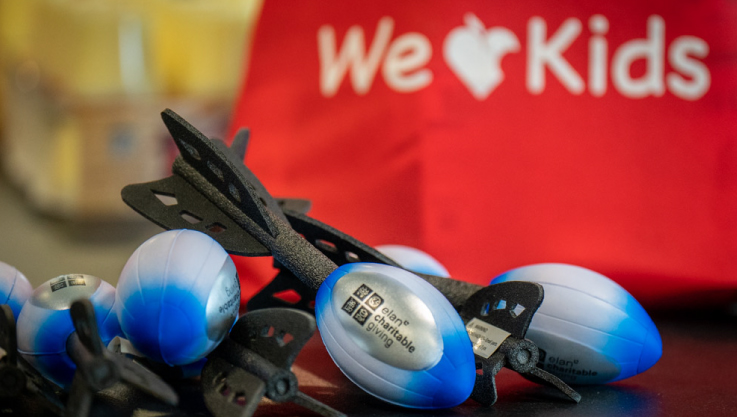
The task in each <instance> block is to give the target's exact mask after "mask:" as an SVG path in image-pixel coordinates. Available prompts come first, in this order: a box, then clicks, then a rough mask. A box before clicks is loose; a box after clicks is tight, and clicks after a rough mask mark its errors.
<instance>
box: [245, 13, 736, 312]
mask: <svg viewBox="0 0 737 417" xmlns="http://www.w3.org/2000/svg"><path fill="white" fill-rule="evenodd" d="M469 13H472V15H469ZM595 15H600V16H598V17H594V16H595ZM474 16H475V17H474ZM380 22H383V23H380ZM479 22H480V23H479ZM735 22H737V4H735V3H734V2H729V1H723V0H713V1H703V2H675V3H674V2H668V1H620V2H606V1H592V2H579V1H556V2H550V1H524V2H520V1H495V2H488V1H475V2H472V1H466V2H463V1H452V2H450V1H449V2H419V1H417V2H393V1H374V2H354V1H344V0H334V1H312V2H309V1H302V2H278V1H274V2H272V1H266V3H265V5H264V8H263V12H262V17H261V20H260V23H259V25H258V29H257V31H256V34H255V41H254V44H253V48H252V55H251V58H250V62H251V64H250V68H249V72H248V74H247V78H246V82H245V83H244V88H243V91H242V93H241V96H240V100H239V102H238V104H237V108H236V111H235V114H234V120H233V125H232V126H233V131H235V129H236V128H237V127H240V126H249V127H251V128H252V134H253V136H252V142H251V146H250V149H249V153H248V155H247V158H246V160H247V163H248V165H249V166H250V167H251V168H252V169H253V171H254V172H255V173H256V174H257V175H259V177H260V178H261V179H262V180H263V182H264V183H265V185H266V187H267V188H268V189H269V190H270V191H271V192H272V193H273V194H275V195H279V196H295V197H305V198H309V199H311V200H312V201H313V202H314V205H313V207H314V209H313V211H312V213H311V214H312V215H313V216H314V217H316V218H318V219H320V220H322V221H325V222H327V223H328V224H331V225H333V226H335V227H337V228H339V229H341V230H343V231H345V232H348V233H350V234H352V235H353V236H355V237H357V238H358V239H361V240H363V241H365V242H367V243H369V244H373V245H376V244H384V243H400V244H406V245H411V246H415V247H418V248H421V249H423V250H426V251H428V252H429V253H431V254H433V255H434V256H436V257H437V258H438V259H439V260H440V261H441V262H442V263H443V264H444V265H445V266H446V267H447V268H448V270H449V271H450V272H451V274H452V275H453V277H455V278H459V279H464V280H468V281H472V282H475V283H480V284H483V283H488V281H489V280H490V279H491V278H493V277H494V276H496V275H497V274H499V273H502V272H504V271H505V270H508V269H510V268H513V267H517V266H521V265H525V264H531V263H538V262H567V263H573V264H577V265H581V266H585V267H588V268H591V269H594V270H596V271H599V272H601V273H604V274H606V275H608V276H610V277H612V278H613V279H615V280H617V281H618V282H619V283H620V284H622V285H623V286H624V287H625V288H626V289H628V290H629V291H630V292H631V293H633V295H635V297H637V298H639V299H640V300H641V302H643V303H644V304H646V305H655V304H658V305H662V304H669V303H676V302H677V303H680V302H683V299H684V298H683V295H684V294H697V293H699V294H701V293H705V292H709V291H711V294H712V295H709V296H704V297H702V296H698V297H695V298H696V300H695V301H694V302H696V303H699V301H704V302H707V301H708V302H714V301H715V300H718V301H719V302H722V301H725V299H726V298H729V297H730V296H732V295H733V294H734V292H730V291H734V290H737V146H736V145H737V143H736V140H737V138H736V135H735V134H736V133H737V104H736V103H737V26H735ZM479 24H480V25H481V27H480V28H479V27H478V26H479ZM607 24H608V25H607ZM474 25H475V26H474ZM607 26H608V27H607ZM462 27H465V29H464V28H462ZM474 27H477V28H476V29H473V28H474ZM459 28H460V29H459ZM502 28H506V31H505V30H504V29H502ZM576 28H578V30H579V31H580V33H577V32H576ZM454 30H455V32H454ZM474 31H475V32H474ZM331 33H332V34H333V38H334V41H332V42H330V40H331V37H330V34H331ZM451 33H455V34H454V35H453V37H451ZM360 34H363V42H356V45H360V46H363V48H356V49H351V51H353V52H357V51H358V52H360V51H359V49H365V52H366V55H370V52H371V51H372V49H371V48H372V45H373V47H374V49H373V51H374V52H375V53H376V58H377V60H376V62H377V65H376V66H371V65H364V66H362V67H361V68H362V69H363V70H364V71H365V72H364V73H363V74H364V76H363V77H362V76H361V74H362V73H361V68H358V71H357V67H355V66H354V67H351V68H348V70H347V71H346V72H345V73H344V74H343V75H344V76H343V77H342V78H341V77H336V78H334V81H335V80H338V81H339V82H335V83H333V84H331V85H328V84H329V83H325V81H324V78H323V81H322V84H321V76H322V77H326V74H328V70H329V69H330V68H334V69H335V68H338V67H337V66H332V67H331V66H330V65H327V64H329V63H333V64H334V63H335V62H337V61H336V60H332V59H330V56H331V54H330V46H331V45H332V48H334V50H335V56H336V57H339V56H340V53H341V51H343V52H346V50H344V49H345V48H346V47H347V45H346V44H344V42H346V39H347V38H351V37H353V36H355V39H353V41H356V40H360V37H359V36H358V35H360ZM510 34H511V36H510ZM574 35H575V36H574ZM382 36H384V37H385V38H381V37H382ZM474 36H475V38H474ZM514 38H516V41H517V42H516V43H517V48H515V47H514V46H515V42H514ZM320 39H322V41H321V40H320ZM384 40H386V42H384ZM473 42H476V43H473ZM484 42H487V43H486V44H485V43H484ZM504 42H506V44H505V43H504ZM458 45H462V46H465V47H467V48H476V49H474V50H472V51H471V52H470V53H468V54H464V53H463V51H460V50H459V49H458V48H460V47H459V46H458ZM505 45H506V47H507V51H508V53H507V54H506V55H504V56H503V58H502V59H501V60H498V62H500V63H501V66H500V69H501V71H502V72H503V79H500V78H497V79H494V78H493V74H492V73H493V72H494V70H493V68H492V67H493V58H488V55H485V54H487V53H488V51H490V50H492V49H494V48H497V49H499V48H503V47H504V46H505ZM597 45H598V46H597ZM602 45H606V51H605V52H604V53H603V54H599V55H597V53H596V51H597V50H598V51H601V50H602V49H601V46H602ZM704 46H705V48H704ZM428 47H429V48H430V49H429V50H428ZM445 47H447V49H444V48H445ZM342 48H343V49H342ZM484 48H486V49H484ZM556 48H558V49H556ZM592 48H593V49H592ZM596 48H599V49H596ZM321 50H322V52H321ZM592 50H593V51H594V52H593V53H592V52H590V51H592ZM428 51H429V52H428ZM546 51H547V54H548V55H545V54H546ZM321 53H322V54H323V60H322V62H323V67H322V68H321V58H320V57H321ZM630 53H631V54H630ZM638 53H639V55H638ZM453 54H455V56H456V58H452V57H449V56H451V55H453ZM556 54H558V55H556ZM628 54H630V55H629V58H628ZM648 54H650V55H648ZM679 54H680V55H679ZM458 55H462V56H463V58H462V59H459V58H457V56H458ZM469 56H471V57H475V58H469ZM484 56H487V59H489V60H491V61H487V62H486V63H484V61H482V58H483V57H484ZM546 56H552V57H551V58H549V59H548V61H545V62H548V65H542V66H541V65H539V62H540V60H543V61H544V60H545V57H546ZM597 56H603V57H605V58H606V63H605V64H604V65H600V66H598V67H597V68H598V70H590V66H591V65H594V66H596V62H603V61H601V59H600V58H597ZM645 56H649V57H650V58H649V59H645V58H644V57H645ZM336 59H338V58H336ZM454 59H455V61H454ZM474 59H476V61H474ZM597 59H598V61H597ZM489 62H492V64H489ZM536 62H537V63H538V64H536ZM561 62H562V63H561ZM326 63H327V64H326ZM566 63H567V64H566ZM472 64H474V65H476V67H475V68H484V71H485V72H483V74H482V75H481V76H480V78H479V79H480V80H481V81H478V80H477V82H476V84H475V85H476V91H475V95H474V90H473V88H471V87H469V86H470V85H471V83H470V82H468V81H466V82H464V80H463V79H462V78H463V77H464V75H457V73H460V72H462V71H464V70H463V69H460V70H459V68H461V67H464V66H465V67H464V68H466V69H465V71H466V77H467V74H468V73H469V70H468V68H469V65H472ZM481 65H486V66H484V67H482V66H481ZM556 65H558V66H561V65H563V66H565V65H568V66H569V69H568V70H566V69H565V68H564V69H563V70H561V69H557V68H553V67H555V66H556ZM615 67H616V68H615ZM373 68H375V72H374V71H372V69H373ZM540 69H542V72H541V73H539V74H542V76H541V75H536V73H535V71H536V70H538V71H539V70H540ZM602 69H603V70H604V71H605V72H603V73H602V72H601V71H602ZM572 71H575V74H577V75H578V81H579V82H578V83H576V82H575V81H576V80H575V78H576V76H575V75H573V76H572V78H573V79H574V80H573V81H570V80H569V81H562V79H563V78H564V77H562V76H561V74H565V73H567V74H569V75H570V74H571V73H572ZM597 71H599V72H597ZM337 73H340V71H337ZM597 73H598V74H603V78H599V79H598V81H597V79H596V75H595V74H597ZM366 74H368V75H369V76H365V75H366ZM371 74H373V78H372V77H371ZM497 75H498V74H497ZM428 76H429V78H428ZM648 77H651V78H648ZM569 78H571V77H569ZM644 79H649V80H650V84H649V87H647V86H646V88H645V91H644V92H643V91H640V90H638V87H637V84H638V80H639V81H642V80H644ZM362 80H363V81H364V82H365V83H364V84H363V87H362V86H361V85H358V86H357V85H356V81H358V82H359V83H360V82H361V81H362ZM541 80H544V85H541V84H540V81H541ZM495 82H496V84H495ZM490 85H492V87H493V88H490V87H489V86H490ZM331 86H332V87H333V89H332V90H331V88H330V87H331ZM602 86H603V87H604V89H602ZM336 88H337V89H336ZM400 90H404V91H400ZM333 93H334V94H333ZM238 264H239V265H240V266H241V268H243V271H245V273H246V274H249V273H250V272H249V271H248V266H247V265H248V261H242V260H241V261H239V262H238ZM258 285H259V284H258V283H254V284H252V285H251V286H258ZM723 290H730V291H723ZM248 291H251V290H247V293H248ZM714 291H720V294H721V297H719V296H714V295H713V294H714Z"/></svg>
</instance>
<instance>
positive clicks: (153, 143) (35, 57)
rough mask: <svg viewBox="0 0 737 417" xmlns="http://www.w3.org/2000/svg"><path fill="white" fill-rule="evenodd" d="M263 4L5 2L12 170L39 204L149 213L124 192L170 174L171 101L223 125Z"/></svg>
mask: <svg viewBox="0 0 737 417" xmlns="http://www.w3.org/2000/svg"><path fill="white" fill-rule="evenodd" d="M259 6H260V2H258V1H249V0H237V1H236V0H221V1H199V0H188V1H184V0H180V1H175V0H156V1H144V0H127V1H114V0H24V1H17V0H0V26H1V27H2V29H1V30H0V56H1V58H0V65H1V66H2V68H0V69H1V71H2V89H0V91H1V92H2V95H3V100H2V101H3V106H2V107H3V112H4V118H3V119H4V122H3V124H2V127H3V136H4V140H3V142H2V143H0V144H2V145H3V148H2V151H1V152H0V158H1V159H2V164H3V168H4V172H5V174H6V175H7V177H8V178H9V179H10V180H11V181H12V182H13V183H14V184H15V185H16V186H18V187H19V188H20V189H21V190H23V192H24V194H25V195H26V196H27V198H28V201H29V202H30V203H31V204H32V205H33V206H34V207H35V208H37V209H39V210H40V211H42V212H44V213H47V214H51V215H54V216H56V217H60V218H66V219H74V220H94V221H101V220H102V221H104V220H120V219H134V218H135V219H138V215H137V214H135V213H134V212H133V211H132V210H130V209H129V208H128V207H127V206H125V205H124V204H123V202H122V201H121V199H120V189H121V188H122V187H123V186H125V185H127V184H130V183H136V182H144V181H149V180H153V179H157V178H160V177H161V176H164V175H165V174H166V171H167V170H168V169H169V166H170V163H171V159H172V151H171V149H169V148H168V146H169V143H170V141H169V140H167V135H168V134H167V132H166V130H165V129H164V127H163V124H162V123H161V120H160V117H159V113H160V112H161V110H163V109H164V108H165V107H171V108H173V109H174V110H175V111H178V112H179V113H180V114H182V115H183V116H185V117H186V118H187V119H188V120H191V121H192V122H193V123H196V124H198V125H199V122H202V123H203V125H205V126H208V129H206V131H205V133H206V134H209V135H212V136H221V137H222V135H223V134H224V132H225V129H226V126H227V119H228V117H229V115H230V110H231V108H232V105H233V101H234V98H235V94H236V93H237V90H238V86H239V83H240V80H241V79H242V71H243V57H244V56H245V55H246V51H245V47H246V46H247V45H248V42H247V38H250V28H251V27H252V26H253V24H254V21H255V17H256V15H257V13H258V9H259Z"/></svg>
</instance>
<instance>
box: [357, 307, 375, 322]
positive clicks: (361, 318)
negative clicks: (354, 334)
mask: <svg viewBox="0 0 737 417" xmlns="http://www.w3.org/2000/svg"><path fill="white" fill-rule="evenodd" d="M370 317H371V313H370V312H369V311H368V309H367V308H366V307H361V308H359V309H358V311H357V312H356V314H354V315H353V319H354V320H356V321H357V322H358V324H360V325H361V326H363V324H364V323H366V320H368V319H369V318H370Z"/></svg>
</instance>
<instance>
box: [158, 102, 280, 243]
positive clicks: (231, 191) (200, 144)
mask: <svg viewBox="0 0 737 417" xmlns="http://www.w3.org/2000/svg"><path fill="white" fill-rule="evenodd" d="M161 118H162V119H163V120H164V124H165V125H166V127H167V129H169V133H171V135H172V137H173V138H174V142H175V144H176V146H177V148H179V151H180V153H181V155H180V157H179V158H182V160H183V161H184V162H185V163H186V164H187V165H189V166H191V167H192V168H193V169H194V170H195V171H197V172H198V173H199V174H200V175H202V177H204V179H205V180H206V181H207V182H208V183H210V184H211V185H212V186H213V187H215V188H216V189H217V191H219V193H220V194H221V195H222V196H224V197H225V198H227V199H228V201H230V202H231V203H232V204H234V205H235V206H236V207H238V209H239V210H240V211H242V212H243V213H245V214H246V216H248V218H250V219H251V220H252V221H254V222H255V223H256V224H257V225H258V226H259V227H260V228H261V229H263V230H264V231H265V232H267V233H268V234H270V235H271V236H275V235H276V228H275V226H274V225H273V224H272V221H271V218H270V217H269V215H268V214H267V209H266V207H267V206H268V205H272V206H273V207H276V206H277V204H276V202H270V201H269V200H268V199H265V198H264V197H265V195H264V194H263V193H259V192H258V191H257V190H256V189H255V188H254V184H253V179H254V178H255V176H252V178H250V180H251V181H250V182H249V179H247V178H245V176H244V175H243V173H244V172H246V171H248V168H246V167H245V165H243V163H242V161H240V162H239V163H236V162H235V161H234V157H233V156H228V154H227V153H225V152H224V151H223V149H222V147H224V146H225V145H222V144H221V146H222V147H221V146H218V145H217V142H213V141H211V140H210V139H208V138H207V137H206V136H205V135H204V134H202V132H200V131H199V130H197V129H196V128H195V127H194V126H192V125H191V124H189V122H187V121H186V120H184V119H183V118H181V117H180V116H179V115H178V114H176V113H175V112H173V111H172V110H170V109H166V110H165V111H163V112H162V113H161ZM176 169H177V164H176V163H175V164H174V166H173V170H174V171H175V173H177V171H176ZM185 178H186V177H185ZM259 184H260V183H259ZM266 195H268V193H267V194H266ZM206 197H208V200H210V201H217V200H218V198H217V197H216V196H206ZM270 200H273V199H270Z"/></svg>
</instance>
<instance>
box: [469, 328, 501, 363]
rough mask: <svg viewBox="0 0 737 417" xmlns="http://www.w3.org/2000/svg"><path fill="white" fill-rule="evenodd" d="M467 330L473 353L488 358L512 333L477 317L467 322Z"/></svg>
mask: <svg viewBox="0 0 737 417" xmlns="http://www.w3.org/2000/svg"><path fill="white" fill-rule="evenodd" d="M466 331H467V332H468V336H469V337H470V338H471V343H472V344H473V353H475V354H476V355H479V356H481V357H482V358H484V359H488V358H489V356H491V355H492V354H493V353H494V352H496V350H497V349H498V348H499V345H501V344H502V342H503V341H504V340H505V339H506V338H507V337H509V335H510V334H511V333H509V332H505V331H504V330H502V329H500V328H498V327H495V326H492V325H491V324H489V323H486V322H484V321H482V320H479V319H477V318H474V319H472V320H471V321H469V322H468V324H466Z"/></svg>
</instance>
